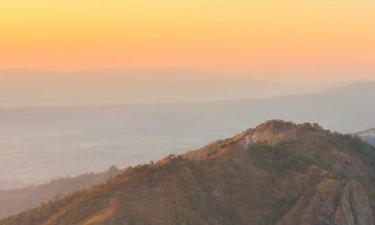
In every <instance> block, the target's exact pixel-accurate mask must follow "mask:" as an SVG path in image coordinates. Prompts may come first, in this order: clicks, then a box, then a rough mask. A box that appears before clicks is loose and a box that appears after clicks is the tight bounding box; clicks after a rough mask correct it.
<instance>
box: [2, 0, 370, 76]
mask: <svg viewBox="0 0 375 225" xmlns="http://www.w3.org/2000/svg"><path fill="white" fill-rule="evenodd" d="M374 12H375V1H373V0H360V1H353V0H189V1H186V0H133V1H130V0H106V1H103V0H2V1H1V2H0V31H1V34H0V68H2V69H9V68H16V69H43V70H55V71H71V70H75V71H76V70H98V69H139V70H145V69H147V70H160V69H176V68H177V69H181V68H184V69H190V70H199V71H209V72H212V71H221V72H222V71H225V73H241V74H248V75H249V76H251V77H253V78H255V79H260V80H267V81H277V82H282V81H285V80H287V81H290V82H293V81H294V82H297V83H298V82H302V81H309V82H310V81H315V82H321V81H325V82H334V81H337V80H344V81H356V80H368V79H374V76H375V73H374V72H375V26H374V24H375V13H374Z"/></svg>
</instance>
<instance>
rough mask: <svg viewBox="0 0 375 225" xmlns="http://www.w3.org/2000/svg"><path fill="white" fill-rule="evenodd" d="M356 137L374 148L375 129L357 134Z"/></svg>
mask: <svg viewBox="0 0 375 225" xmlns="http://www.w3.org/2000/svg"><path fill="white" fill-rule="evenodd" d="M356 135H358V136H359V137H360V138H361V139H362V140H364V141H365V142H367V143H369V144H370V145H372V146H374V147H375V129H370V130H366V131H363V132H359V133H357V134H356Z"/></svg>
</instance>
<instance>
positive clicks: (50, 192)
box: [0, 166, 122, 218]
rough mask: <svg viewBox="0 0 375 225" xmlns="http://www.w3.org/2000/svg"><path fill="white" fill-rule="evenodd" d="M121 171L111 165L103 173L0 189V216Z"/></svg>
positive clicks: (61, 195) (88, 185) (106, 178)
mask: <svg viewBox="0 0 375 225" xmlns="http://www.w3.org/2000/svg"><path fill="white" fill-rule="evenodd" d="M121 172H122V171H121V170H119V169H117V168H116V167H114V166H112V167H111V168H110V169H109V170H107V171H105V172H103V173H87V174H83V175H80V176H77V177H67V178H59V179H55V180H52V181H50V182H48V183H46V184H40V185H35V186H30V187H25V188H21V189H15V190H7V191H0V218H4V217H6V216H9V215H12V214H16V213H20V212H22V211H24V210H27V209H31V208H35V207H37V206H39V205H41V204H42V203H43V202H48V201H51V200H56V199H58V198H62V197H65V196H66V195H68V194H70V193H72V192H74V191H79V190H83V189H85V188H89V187H92V186H94V185H97V184H100V183H103V182H105V181H107V180H109V179H111V178H113V177H115V176H116V175H119V174H120V173H121Z"/></svg>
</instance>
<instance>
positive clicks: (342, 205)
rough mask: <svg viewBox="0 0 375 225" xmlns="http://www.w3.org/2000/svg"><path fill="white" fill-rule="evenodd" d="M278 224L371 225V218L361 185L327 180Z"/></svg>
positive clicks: (367, 199) (372, 221)
mask: <svg viewBox="0 0 375 225" xmlns="http://www.w3.org/2000/svg"><path fill="white" fill-rule="evenodd" d="M278 225H374V216H373V211H372V208H371V205H370V201H369V197H368V195H367V193H366V190H365V189H364V187H363V185H362V184H361V183H360V182H357V181H347V182H345V181H338V180H331V179H326V180H324V181H323V182H322V183H320V184H319V186H318V187H317V188H316V192H315V193H313V194H312V193H307V194H306V195H305V196H304V197H302V198H301V199H300V200H299V202H298V203H297V204H296V206H295V207H294V208H293V209H292V210H291V211H290V212H289V213H288V214H287V215H286V216H285V217H284V218H283V219H282V220H281V222H280V223H279V224H278Z"/></svg>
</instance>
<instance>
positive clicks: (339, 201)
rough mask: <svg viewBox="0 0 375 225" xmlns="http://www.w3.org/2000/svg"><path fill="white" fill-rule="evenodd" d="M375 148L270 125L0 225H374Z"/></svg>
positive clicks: (310, 129) (312, 130)
mask: <svg viewBox="0 0 375 225" xmlns="http://www.w3.org/2000/svg"><path fill="white" fill-rule="evenodd" d="M374 206H375V151H374V149H373V148H372V147H371V146H369V145H367V144H365V143H364V142H362V141H361V140H360V139H357V138H354V137H352V136H350V135H341V134H336V133H331V132H329V131H326V130H323V129H322V128H320V127H319V126H318V125H311V124H300V125H296V124H293V123H288V122H282V121H269V122H267V123H264V124H262V125H260V126H258V127H257V128H255V129H250V130H247V131H245V132H243V133H241V134H239V135H237V136H234V137H233V138H230V139H227V140H222V141H218V142H214V143H212V144H210V145H208V146H206V147H204V148H202V149H200V150H197V151H193V152H189V153H187V154H185V155H182V156H177V157H174V156H170V157H168V158H166V159H164V160H162V161H160V162H157V163H155V164H149V165H144V166H138V167H135V168H130V169H128V170H127V171H126V172H125V173H123V174H122V175H119V176H117V177H116V178H114V179H112V180H110V181H109V182H107V183H106V184H103V185H100V186H97V187H94V188H92V189H89V190H85V191H81V192H77V193H74V194H72V195H70V196H68V197H66V198H64V199H62V200H58V201H56V202H52V203H48V204H45V205H43V206H42V207H39V208H37V209H33V210H29V211H27V212H24V213H21V214H19V215H17V216H13V217H10V218H7V219H5V220H3V221H1V222H0V224H1V225H52V224H53V225H94V224H95V225H104V224H106V225H107V224H108V225H154V224H155V225H156V224H162V225H211V224H212V225H245V224H246V225H248V224H254V225H374V212H375V210H374Z"/></svg>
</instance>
